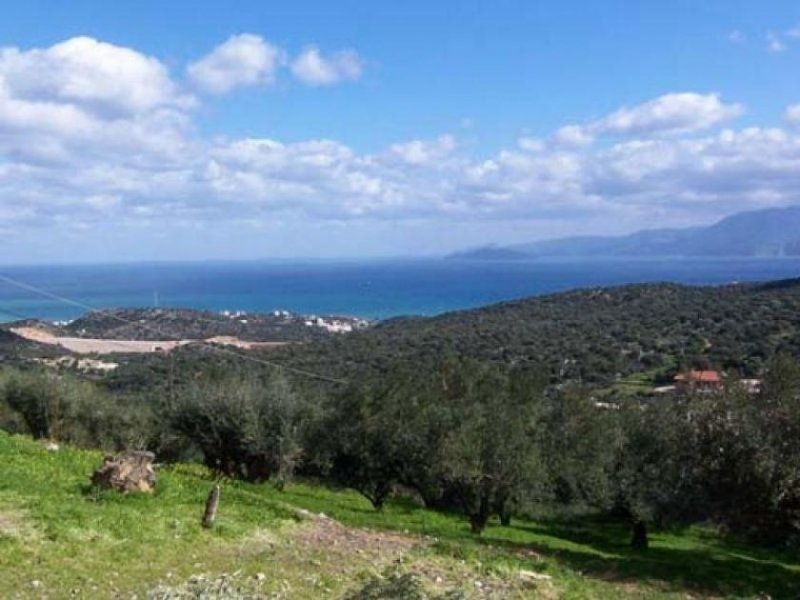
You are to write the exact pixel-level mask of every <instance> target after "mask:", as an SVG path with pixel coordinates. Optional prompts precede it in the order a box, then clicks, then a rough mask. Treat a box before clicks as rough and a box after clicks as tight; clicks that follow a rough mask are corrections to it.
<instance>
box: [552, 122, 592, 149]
mask: <svg viewBox="0 0 800 600" xmlns="http://www.w3.org/2000/svg"><path fill="white" fill-rule="evenodd" d="M589 129H590V128H586V127H581V126H580V125H564V127H561V128H560V129H558V131H556V132H555V134H553V142H554V143H555V144H556V145H557V146H563V147H567V148H582V147H584V146H588V145H590V144H591V143H592V142H594V135H593V134H592V133H591V132H590V131H589Z"/></svg>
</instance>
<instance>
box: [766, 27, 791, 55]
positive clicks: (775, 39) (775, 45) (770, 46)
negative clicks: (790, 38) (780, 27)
mask: <svg viewBox="0 0 800 600" xmlns="http://www.w3.org/2000/svg"><path fill="white" fill-rule="evenodd" d="M765 37H766V40H767V50H769V51H770V52H775V53H778V52H785V51H786V49H787V45H786V42H785V41H784V40H783V38H782V37H781V34H779V33H775V32H774V31H768V32H767V33H766V36H765Z"/></svg>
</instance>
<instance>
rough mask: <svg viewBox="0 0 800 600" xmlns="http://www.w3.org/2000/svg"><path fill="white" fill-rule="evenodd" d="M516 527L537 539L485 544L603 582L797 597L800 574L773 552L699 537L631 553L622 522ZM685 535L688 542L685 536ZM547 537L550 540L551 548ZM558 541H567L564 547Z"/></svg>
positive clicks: (664, 538) (658, 541)
mask: <svg viewBox="0 0 800 600" xmlns="http://www.w3.org/2000/svg"><path fill="white" fill-rule="evenodd" d="M515 529H517V530H518V531H521V532H527V533H529V534H532V535H533V536H535V538H536V541H535V542H534V543H532V544H525V543H520V542H513V541H509V540H503V539H498V538H496V537H494V536H489V537H488V538H487V541H491V543H493V544H497V545H505V546H507V547H511V548H516V549H521V548H529V549H534V550H536V551H537V552H540V553H542V554H543V555H545V556H549V557H554V558H556V559H557V560H558V562H560V563H561V564H564V565H566V566H569V567H570V568H572V569H574V570H576V571H579V572H581V573H583V574H584V575H587V576H589V577H594V578H597V579H602V580H606V581H612V582H626V583H628V582H632V583H636V582H639V583H646V584H648V585H652V586H654V587H656V588H662V589H666V590H669V591H676V592H677V591H686V590H692V591H695V592H703V593H712V594H724V595H728V594H735V595H736V596H737V597H740V596H760V595H763V594H767V595H768V596H769V597H771V598H775V599H778V598H787V599H788V598H800V571H798V570H795V569H792V568H790V567H788V566H787V565H785V564H782V563H781V562H780V557H779V554H778V553H777V552H776V553H770V552H769V551H765V550H762V549H749V548H744V547H743V546H741V545H738V544H731V545H728V544H727V543H726V542H724V541H722V540H719V539H717V538H714V539H713V540H709V541H708V542H706V541H704V540H702V536H699V537H698V535H697V533H693V534H688V533H685V534H684V536H677V535H670V534H666V535H659V534H655V535H653V536H651V546H650V548H649V549H648V550H646V551H634V550H632V549H631V548H630V547H629V545H628V541H629V537H630V532H629V530H628V527H627V525H626V524H624V523H618V522H617V523H609V522H601V521H597V520H578V521H575V522H569V523H564V522H544V523H540V524H535V525H534V524H524V525H517V526H515ZM688 535H691V538H690V539H691V541H689V540H688V539H687V538H686V537H685V536H688ZM543 538H544V539H543ZM547 538H552V539H553V543H552V545H551V544H549V543H548V542H547ZM559 541H567V542H571V543H570V544H566V545H562V544H559ZM786 558H787V559H788V556H787V557H786Z"/></svg>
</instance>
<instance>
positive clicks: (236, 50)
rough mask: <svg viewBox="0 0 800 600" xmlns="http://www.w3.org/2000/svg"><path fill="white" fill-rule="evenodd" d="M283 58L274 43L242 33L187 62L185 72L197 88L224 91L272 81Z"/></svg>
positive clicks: (217, 91)
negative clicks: (190, 62)
mask: <svg viewBox="0 0 800 600" xmlns="http://www.w3.org/2000/svg"><path fill="white" fill-rule="evenodd" d="M284 60H285V59H284V53H283V51H282V50H280V49H279V48H278V47H276V46H273V45H272V44H270V43H268V42H266V41H264V39H263V38H261V37H260V36H257V35H253V34H250V33H242V34H239V35H233V36H231V37H230V38H228V39H227V40H226V41H225V42H223V43H222V44H220V45H219V46H217V47H216V48H214V49H213V50H212V51H211V52H210V53H208V54H207V55H205V56H204V57H202V58H201V59H199V60H197V61H195V62H193V63H192V64H190V65H189V67H188V68H187V70H186V73H187V75H188V77H189V79H190V81H191V82H192V83H194V85H196V86H197V87H198V88H200V89H201V90H203V91H206V92H209V93H212V94H224V93H226V92H229V91H230V90H232V89H234V88H236V87H244V86H254V85H265V84H270V83H273V82H274V81H275V77H276V74H277V71H278V68H279V67H280V66H281V64H282V63H283V61H284Z"/></svg>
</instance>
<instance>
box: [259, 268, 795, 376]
mask: <svg viewBox="0 0 800 600" xmlns="http://www.w3.org/2000/svg"><path fill="white" fill-rule="evenodd" d="M782 350H786V351H790V352H792V353H794V354H795V355H796V354H798V353H800V280H791V281H784V282H774V283H772V284H770V285H763V286H762V285H753V284H747V285H728V286H722V287H692V286H683V285H676V284H666V283H665V284H642V285H626V286H619V287H612V288H597V289H586V290H577V291H572V292H566V293H559V294H552V295H547V296H540V297H533V298H526V299H523V300H517V301H512V302H504V303H500V304H495V305H492V306H487V307H483V308H479V309H473V310H465V311H458V312H452V313H447V314H444V315H440V316H437V317H430V318H402V319H393V320H389V321H386V322H383V323H381V324H378V325H377V326H375V327H374V328H371V329H369V330H366V331H363V332H357V333H353V334H350V335H348V336H344V337H340V338H335V339H328V340H323V341H321V342H319V343H317V344H313V345H309V346H304V347H297V348H289V349H285V350H282V351H280V352H279V353H278V354H277V355H274V356H275V357H277V358H281V357H283V359H284V360H287V361H289V362H290V363H291V364H294V365H296V366H303V367H305V368H308V369H312V370H316V371H321V372H323V373H327V374H330V375H335V376H339V377H341V376H345V375H351V376H353V375H356V374H363V373H375V374H380V373H382V372H385V370H386V369H388V368H389V367H390V365H395V366H396V365H398V364H403V363H415V362H421V363H430V362H431V361H434V362H435V361H438V360H441V358H442V357H444V356H446V355H448V354H456V355H460V356H467V357H473V358H479V359H489V360H495V361H500V362H505V363H515V362H532V363H537V364H540V365H544V366H546V367H547V368H548V370H549V371H550V373H551V375H552V377H553V379H554V380H570V379H571V380H580V381H583V382H587V383H596V384H609V383H611V382H613V381H615V379H616V378H617V377H618V376H624V375H626V374H631V373H636V372H639V371H642V370H646V369H652V368H653V367H658V366H659V365H667V364H673V365H674V366H675V368H677V366H678V365H679V364H681V363H683V364H687V365H691V364H693V363H696V362H698V361H707V362H710V363H712V364H714V365H716V366H718V367H720V368H724V369H728V370H733V371H734V372H739V373H741V374H743V375H745V374H749V375H755V374H757V373H759V372H760V370H761V369H762V368H763V366H764V364H765V363H766V361H768V360H769V358H770V357H771V356H773V355H774V354H775V353H776V352H779V351H782Z"/></svg>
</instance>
